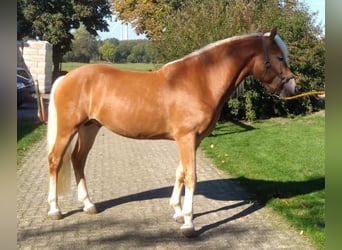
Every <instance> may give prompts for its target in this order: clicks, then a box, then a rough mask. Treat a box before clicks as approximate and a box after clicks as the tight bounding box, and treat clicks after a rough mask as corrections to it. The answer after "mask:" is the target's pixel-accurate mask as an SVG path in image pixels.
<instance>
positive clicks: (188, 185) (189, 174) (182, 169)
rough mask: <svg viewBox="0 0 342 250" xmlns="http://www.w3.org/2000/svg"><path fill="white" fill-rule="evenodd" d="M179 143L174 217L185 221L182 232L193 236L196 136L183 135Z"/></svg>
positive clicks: (173, 195)
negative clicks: (182, 197) (183, 191)
mask: <svg viewBox="0 0 342 250" xmlns="http://www.w3.org/2000/svg"><path fill="white" fill-rule="evenodd" d="M177 144H178V148H179V155H180V164H179V166H178V168H177V172H176V183H175V187H174V189H173V193H172V196H171V201H170V203H171V205H172V206H173V208H174V210H175V215H174V218H175V219H176V220H177V221H179V222H183V221H184V224H183V225H182V226H181V231H182V233H183V234H184V235H185V236H187V237H191V236H194V235H195V226H194V224H193V196H194V192H195V187H196V157H195V151H196V143H195V136H186V137H182V138H181V139H179V140H177ZM183 184H184V185H185V196H184V202H183V208H182V210H181V204H180V195H181V189H182V185H183ZM182 218H183V219H182Z"/></svg>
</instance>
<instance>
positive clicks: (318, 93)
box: [281, 90, 325, 101]
mask: <svg viewBox="0 0 342 250" xmlns="http://www.w3.org/2000/svg"><path fill="white" fill-rule="evenodd" d="M324 94H325V91H324V90H322V91H309V92H305V93H302V94H299V95H295V96H289V97H283V98H281V99H282V100H285V101H287V100H292V99H296V98H299V97H302V96H306V95H324Z"/></svg>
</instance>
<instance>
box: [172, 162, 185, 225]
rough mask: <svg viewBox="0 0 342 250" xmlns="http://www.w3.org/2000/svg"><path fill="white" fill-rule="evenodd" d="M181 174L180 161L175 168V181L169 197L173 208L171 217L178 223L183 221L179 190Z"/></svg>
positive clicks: (181, 184) (180, 188)
mask: <svg viewBox="0 0 342 250" xmlns="http://www.w3.org/2000/svg"><path fill="white" fill-rule="evenodd" d="M182 174H183V166H182V163H179V165H178V167H177V170H176V182H175V185H174V188H173V191H172V195H171V199H170V205H171V206H172V207H173V209H174V210H175V213H174V215H173V219H174V220H176V221H177V222H179V223H183V222H184V220H183V214H182V208H181V192H182V187H183V183H182V182H181V181H180V180H181V175H182Z"/></svg>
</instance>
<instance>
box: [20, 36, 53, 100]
mask: <svg viewBox="0 0 342 250" xmlns="http://www.w3.org/2000/svg"><path fill="white" fill-rule="evenodd" d="M20 54H21V58H20ZM17 66H18V67H22V68H26V69H28V70H29V71H30V73H31V75H32V77H33V79H34V80H35V81H36V80H38V84H39V90H40V92H41V93H49V92H50V90H51V87H52V45H51V44H50V43H49V42H46V41H35V40H29V41H27V42H23V41H18V42H17Z"/></svg>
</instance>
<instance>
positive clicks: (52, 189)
mask: <svg viewBox="0 0 342 250" xmlns="http://www.w3.org/2000/svg"><path fill="white" fill-rule="evenodd" d="M56 187H57V183H56V179H55V178H53V177H50V183H49V195H48V203H49V206H50V209H49V212H48V215H52V216H53V215H57V214H59V213H60V209H59V207H58V204H57V189H56Z"/></svg>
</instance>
